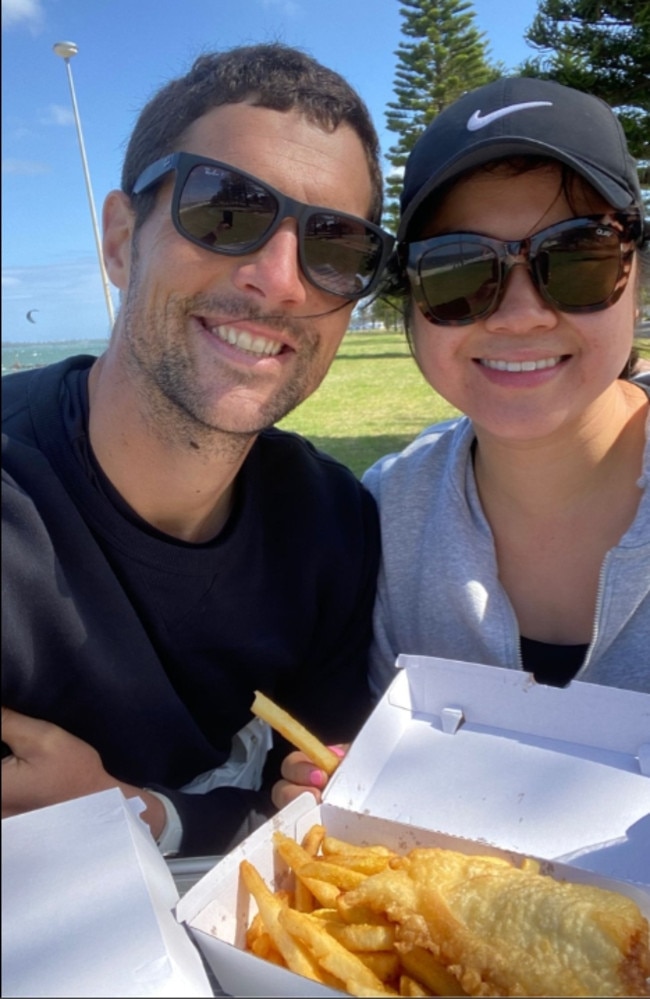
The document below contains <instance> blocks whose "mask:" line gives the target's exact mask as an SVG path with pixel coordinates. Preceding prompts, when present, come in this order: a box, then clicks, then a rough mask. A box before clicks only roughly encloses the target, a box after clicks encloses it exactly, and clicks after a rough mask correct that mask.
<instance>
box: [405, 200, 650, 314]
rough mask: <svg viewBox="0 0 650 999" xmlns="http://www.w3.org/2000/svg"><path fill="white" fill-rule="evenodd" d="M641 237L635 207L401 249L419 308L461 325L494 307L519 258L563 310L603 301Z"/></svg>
mask: <svg viewBox="0 0 650 999" xmlns="http://www.w3.org/2000/svg"><path fill="white" fill-rule="evenodd" d="M642 239H643V222H642V220H641V219H640V217H639V216H638V215H632V214H628V213H625V212H612V213H609V214H607V215H589V216H586V217H584V218H574V219H567V220H566V221H564V222H559V223H557V225H552V226H549V227H548V228H547V229H542V230H541V231H540V232H537V233H535V235H534V236H530V237H529V238H527V239H521V240H513V241H508V242H502V241H501V240H499V239H492V238H491V237H489V236H482V235H480V234H477V233H472V232H454V233H449V234H446V235H443V236H433V237H431V238H430V239H423V240H420V241H418V242H415V243H404V244H402V245H400V247H399V248H398V255H399V259H400V261H401V266H402V268H405V269H406V274H407V277H408V280H409V283H410V286H411V290H412V292H413V297H414V299H415V302H416V304H417V306H418V308H419V309H420V311H421V312H422V314H423V315H424V316H425V317H426V318H427V319H428V320H429V321H430V322H432V323H437V324H438V325H440V326H464V325H466V324H468V323H473V322H475V321H476V320H477V319H485V318H486V317H487V316H490V315H491V314H492V313H493V312H495V311H496V309H497V308H498V307H499V304H500V302H501V300H502V298H503V294H504V289H505V285H506V278H507V276H508V274H509V273H510V271H511V270H512V268H513V267H516V266H517V265H518V264H523V265H524V266H525V267H527V268H528V270H529V272H530V275H531V277H532V279H533V283H534V285H535V287H536V289H537V291H538V292H539V294H540V295H541V296H542V298H543V299H545V300H546V301H547V302H549V303H550V304H551V305H553V306H554V307H555V308H556V309H559V310H560V311H561V312H598V311H599V310H600V309H606V308H608V307H609V306H610V305H613V304H614V302H616V301H617V300H618V299H619V298H620V296H621V295H622V294H623V290H624V289H625V285H626V284H627V280H628V277H629V275H630V270H631V268H632V256H633V254H634V248H635V244H637V243H640V242H641V241H642Z"/></svg>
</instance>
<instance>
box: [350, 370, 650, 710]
mask: <svg viewBox="0 0 650 999" xmlns="http://www.w3.org/2000/svg"><path fill="white" fill-rule="evenodd" d="M638 381H639V383H640V384H642V387H643V388H645V390H646V391H647V392H648V393H649V394H650V376H643V377H641V378H639V379H638ZM649 438H650V415H649V417H648V420H647V422H646V447H645V451H644V459H643V471H642V476H641V479H640V482H639V485H640V486H641V488H642V495H641V501H640V504H639V508H638V511H637V515H636V517H635V519H634V522H633V523H632V525H631V526H630V528H629V530H628V531H627V532H626V533H625V535H624V536H623V537H622V538H621V540H620V542H619V544H618V545H616V547H614V548H612V549H611V550H610V551H609V552H607V555H606V556H605V559H604V561H603V565H602V568H601V574H600V584H599V592H598V601H597V607H596V616H595V621H594V629H593V634H592V639H591V643H590V645H589V649H588V652H587V655H586V658H585V661H584V664H583V665H582V667H581V668H580V670H579V672H578V673H577V674H576V679H579V680H583V681H586V682H588V683H602V684H609V685H610V686H614V687H627V688H630V689H633V690H642V691H648V692H650V489H648V485H650V439H649ZM473 440H474V430H473V427H472V424H471V422H470V420H469V419H467V417H462V418H459V419H455V420H450V421H448V422H446V423H441V424H437V425H435V426H432V427H429V428H428V429H426V430H424V431H423V433H422V434H420V435H419V436H418V437H417V438H416V439H415V440H414V441H413V442H412V443H411V444H410V445H409V446H408V447H407V448H406V449H405V450H404V451H402V452H401V453H400V454H393V455H387V456H386V457H384V458H381V459H380V460H379V461H378V462H377V463H376V464H375V465H373V466H372V467H371V468H370V469H368V471H367V472H366V473H365V475H364V477H363V482H364V484H365V485H366V486H367V487H368V489H369V490H370V491H371V492H372V493H373V495H374V496H375V499H376V500H377V503H378V504H379V510H380V517H381V530H382V552H383V555H382V567H381V570H380V575H379V587H378V594H377V600H376V605H375V616H374V629H375V638H374V647H373V650H372V657H371V683H372V686H373V689H374V692H375V694H379V693H380V692H382V691H383V689H384V688H385V687H386V685H387V684H388V683H389V682H390V680H391V679H392V678H393V676H394V671H395V659H396V657H397V655H398V654H399V653H406V654H413V655H415V654H419V655H430V656H440V657H443V658H448V659H455V660H463V661H466V662H473V663H484V664H486V665H491V666H502V667H506V668H513V669H521V668H522V666H521V654H520V634H519V627H518V623H517V619H516V617H515V613H514V610H513V608H512V605H511V603H510V601H509V599H508V597H507V595H506V593H505V591H504V589H503V587H502V586H501V583H500V582H499V578H498V572H497V563H496V553H495V548H494V542H493V538H492V532H491V530H490V526H489V524H488V522H487V520H486V518H485V515H484V513H483V510H482V508H481V503H480V501H479V497H478V493H477V489H476V482H475V480H474V472H473V467H472V460H471V445H472V441H473Z"/></svg>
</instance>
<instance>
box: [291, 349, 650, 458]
mask: <svg viewBox="0 0 650 999" xmlns="http://www.w3.org/2000/svg"><path fill="white" fill-rule="evenodd" d="M637 345H638V347H639V351H640V353H641V355H642V356H643V357H645V358H648V359H650V340H648V339H639V340H638V341H637ZM456 413H457V410H455V409H453V408H452V407H451V406H450V405H449V404H448V403H447V402H445V400H444V399H441V398H440V396H438V395H436V394H435V393H434V392H433V390H432V389H431V388H430V387H429V386H428V385H427V383H426V382H425V380H424V378H423V377H422V375H421V374H420V372H419V370H418V368H417V367H416V365H415V362H414V360H413V358H412V357H411V354H410V352H409V349H408V346H407V343H406V339H405V337H404V335H403V334H402V333H379V332H376V333H375V332H359V333H357V332H349V333H346V335H345V337H344V339H343V343H342V344H341V346H340V348H339V352H338V354H337V355H336V359H335V360H334V363H333V365H332V367H331V369H330V371H329V374H328V375H327V376H326V378H325V381H324V382H323V384H322V385H321V387H320V388H319V389H318V391H317V392H315V393H314V395H312V396H310V397H309V399H306V400H305V402H303V403H302V405H300V406H298V408H297V409H294V411H293V412H292V413H290V414H289V415H288V416H287V417H285V419H284V420H282V421H281V423H280V424H279V426H281V427H284V428H285V429H286V430H296V431H297V432H298V433H300V434H303V435H304V436H305V437H308V438H309V440H311V441H313V443H314V444H315V445H316V447H319V448H321V450H323V451H327V452H328V454H331V455H333V456H334V457H335V458H338V459H339V460H340V461H343V462H344V463H345V464H346V465H348V466H349V468H351V469H352V471H353V472H355V473H356V475H361V474H362V472H363V471H365V469H366V468H367V467H368V466H369V465H371V464H372V463H373V461H376V460H377V458H380V457H381V456H382V455H384V454H388V453H389V452H391V451H399V450H401V449H402V448H403V447H405V445H406V444H408V443H409V441H411V440H413V438H414V437H415V436H416V435H417V434H418V433H419V432H420V431H421V430H422V429H423V428H424V427H427V426H429V424H431V423H437V422H438V421H440V420H446V419H448V418H449V417H450V416H454V415H456Z"/></svg>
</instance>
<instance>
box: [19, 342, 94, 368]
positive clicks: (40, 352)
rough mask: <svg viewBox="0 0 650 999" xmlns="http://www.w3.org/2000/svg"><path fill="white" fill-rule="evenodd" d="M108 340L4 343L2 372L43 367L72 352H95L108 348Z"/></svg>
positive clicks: (68, 355)
mask: <svg viewBox="0 0 650 999" xmlns="http://www.w3.org/2000/svg"><path fill="white" fill-rule="evenodd" d="M107 344H108V340H58V341H56V342H52V343H3V344H2V374H3V375H8V374H11V372H12V371H24V370H25V368H41V367H43V365H44V364H52V363H53V362H54V361H62V360H63V359H64V358H65V357H70V356H71V355H72V354H94V355H95V357H97V356H98V355H99V354H101V353H102V351H104V350H105V349H106V346H107Z"/></svg>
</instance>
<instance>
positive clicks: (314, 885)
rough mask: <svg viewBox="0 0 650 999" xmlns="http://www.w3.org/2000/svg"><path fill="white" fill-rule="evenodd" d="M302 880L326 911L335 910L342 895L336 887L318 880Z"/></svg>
mask: <svg viewBox="0 0 650 999" xmlns="http://www.w3.org/2000/svg"><path fill="white" fill-rule="evenodd" d="M301 880H302V882H303V884H304V885H305V887H306V888H308V889H309V891H310V892H311V894H312V895H313V896H314V898H315V899H316V901H317V902H318V903H319V904H320V905H322V906H324V907H325V908H326V909H333V908H334V907H335V906H336V903H337V900H338V897H339V895H340V894H341V891H340V889H339V888H337V887H336V885H333V884H330V883H329V881H319V880H318V878H302V879H301Z"/></svg>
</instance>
